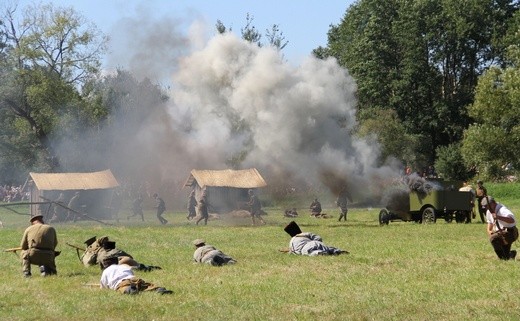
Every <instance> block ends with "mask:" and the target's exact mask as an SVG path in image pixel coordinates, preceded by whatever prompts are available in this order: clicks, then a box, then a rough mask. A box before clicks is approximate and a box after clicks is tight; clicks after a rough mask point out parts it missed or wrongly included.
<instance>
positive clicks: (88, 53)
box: [0, 4, 106, 170]
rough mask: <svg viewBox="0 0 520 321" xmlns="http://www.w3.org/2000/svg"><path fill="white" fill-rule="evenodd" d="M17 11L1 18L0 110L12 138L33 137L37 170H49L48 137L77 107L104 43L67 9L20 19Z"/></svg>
mask: <svg viewBox="0 0 520 321" xmlns="http://www.w3.org/2000/svg"><path fill="white" fill-rule="evenodd" d="M17 9H18V8H17V7H13V8H6V10H5V12H4V13H3V17H2V20H3V21H4V22H5V24H4V25H3V26H2V27H3V29H2V31H3V33H5V35H6V44H7V45H8V49H9V50H8V51H7V57H6V59H5V61H6V62H7V63H9V72H8V73H6V74H4V76H5V77H4V79H3V82H2V84H1V85H0V110H2V112H3V113H6V115H10V116H12V117H14V119H15V120H17V121H19V122H18V123H19V126H17V127H16V130H17V134H18V135H24V134H27V135H29V136H28V137H32V138H33V141H32V146H33V148H34V149H35V150H37V152H38V153H42V155H43V157H38V158H39V159H40V160H43V164H42V166H46V167H47V169H48V170H54V169H56V168H57V167H58V166H59V159H58V157H57V154H56V152H55V150H54V149H53V145H52V143H51V137H52V134H53V132H54V130H55V129H56V128H57V126H58V124H59V123H60V117H62V116H63V115H65V114H68V115H71V116H73V115H74V113H75V112H76V111H77V109H78V108H80V107H81V106H82V105H81V104H80V103H79V101H80V100H81V99H80V96H79V93H78V88H79V87H80V86H81V85H82V84H83V83H84V82H85V81H86V80H87V79H89V77H92V75H94V74H95V73H96V72H97V70H98V68H99V66H100V57H101V54H102V53H103V51H104V49H105V42H106V38H105V37H104V36H103V35H102V34H101V33H100V32H99V31H98V30H97V29H96V28H95V27H94V26H93V25H91V24H89V23H87V22H86V21H85V19H84V18H83V17H82V16H81V15H79V14H78V13H77V12H75V11H74V10H73V9H72V8H62V7H55V6H53V5H52V4H40V5H35V6H33V5H30V6H28V7H26V8H25V9H24V10H23V12H22V14H21V19H17V18H16V17H17V15H16V13H17ZM4 143H5V142H4Z"/></svg>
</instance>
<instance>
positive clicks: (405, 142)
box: [358, 109, 420, 167]
mask: <svg viewBox="0 0 520 321" xmlns="http://www.w3.org/2000/svg"><path fill="white" fill-rule="evenodd" d="M364 119H365V120H364V121H363V122H362V123H361V124H360V128H359V130H358V135H360V136H361V137H365V138H370V136H372V139H373V140H375V141H376V142H377V144H378V145H379V146H381V155H380V161H381V162H384V161H385V160H386V159H388V158H390V157H396V158H397V159H399V160H401V161H402V162H403V163H405V164H411V165H413V166H414V167H417V166H418V165H417V161H418V160H417V159H416V158H415V156H414V155H415V154H414V151H415V150H416V149H417V145H418V144H419V143H420V139H419V137H414V136H411V135H409V134H407V133H406V131H405V129H404V127H403V125H402V123H401V121H400V120H399V119H398V118H397V115H396V112H395V111H394V110H390V109H386V110H377V111H376V112H375V115H372V117H364Z"/></svg>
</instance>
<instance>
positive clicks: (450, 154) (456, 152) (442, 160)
mask: <svg viewBox="0 0 520 321" xmlns="http://www.w3.org/2000/svg"><path fill="white" fill-rule="evenodd" d="M435 168H436V169H437V173H439V175H440V176H441V177H442V178H444V179H446V180H459V181H463V180H467V179H468V178H470V177H471V176H472V173H471V172H469V171H468V170H467V167H466V164H465V163H464V159H463V158H462V155H461V151H460V144H457V143H454V144H450V145H448V146H439V147H438V148H437V160H436V161H435Z"/></svg>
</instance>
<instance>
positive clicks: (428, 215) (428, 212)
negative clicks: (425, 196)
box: [422, 207, 436, 224]
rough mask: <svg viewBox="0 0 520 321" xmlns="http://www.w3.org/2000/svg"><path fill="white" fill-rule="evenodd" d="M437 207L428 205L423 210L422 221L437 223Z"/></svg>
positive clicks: (424, 222)
mask: <svg viewBox="0 0 520 321" xmlns="http://www.w3.org/2000/svg"><path fill="white" fill-rule="evenodd" d="M435 220H436V217H435V209H434V208H433V207H427V208H425V209H424V210H423V212H422V223H423V224H430V223H435Z"/></svg>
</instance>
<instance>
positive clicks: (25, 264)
mask: <svg viewBox="0 0 520 321" xmlns="http://www.w3.org/2000/svg"><path fill="white" fill-rule="evenodd" d="M30 222H31V226H29V227H28V228H27V229H26V230H25V232H24V233H23V237H22V241H21V243H20V247H21V248H22V250H23V251H22V268H23V274H24V276H25V277H30V276H31V264H35V265H38V266H39V267H40V273H41V274H42V276H48V275H54V274H57V271H56V263H55V261H54V259H55V257H56V254H57V252H55V249H56V246H57V245H58V238H57V236H56V230H55V229H54V228H53V227H52V226H50V225H47V224H44V222H43V216H42V215H35V216H33V217H31V219H30Z"/></svg>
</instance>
